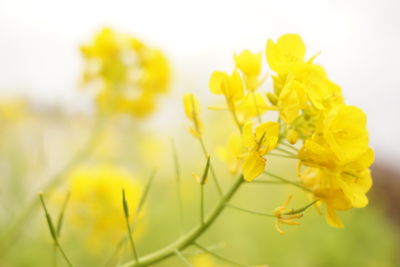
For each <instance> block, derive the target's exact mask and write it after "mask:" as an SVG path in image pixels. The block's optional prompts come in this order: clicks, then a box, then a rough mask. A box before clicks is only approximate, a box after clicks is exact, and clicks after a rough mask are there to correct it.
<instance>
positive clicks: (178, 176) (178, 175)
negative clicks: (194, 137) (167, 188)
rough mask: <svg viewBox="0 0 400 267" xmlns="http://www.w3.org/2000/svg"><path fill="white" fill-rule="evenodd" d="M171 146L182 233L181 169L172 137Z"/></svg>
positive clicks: (183, 223)
mask: <svg viewBox="0 0 400 267" xmlns="http://www.w3.org/2000/svg"><path fill="white" fill-rule="evenodd" d="M171 147H172V153H173V159H174V166H175V174H176V180H175V181H176V195H177V200H178V208H179V219H180V224H181V233H182V234H183V231H184V226H185V222H184V217H183V201H182V191H181V171H180V165H179V158H178V153H177V151H176V146H175V142H174V140H173V139H171Z"/></svg>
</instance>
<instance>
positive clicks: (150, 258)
mask: <svg viewBox="0 0 400 267" xmlns="http://www.w3.org/2000/svg"><path fill="white" fill-rule="evenodd" d="M243 181H244V179H243V175H241V176H240V177H239V178H238V179H237V180H236V181H235V182H234V184H233V185H232V186H231V187H230V188H229V190H228V191H227V193H226V194H225V195H223V196H222V198H221V200H220V201H219V202H218V204H217V206H216V207H215V208H214V210H213V211H212V212H211V213H210V214H209V215H208V216H207V217H206V218H205V220H204V223H203V224H201V223H200V224H199V225H197V226H196V227H194V228H193V229H192V230H191V231H189V232H188V233H187V234H185V235H183V236H182V237H180V238H179V239H178V240H176V241H175V242H173V243H171V244H170V245H168V246H166V247H164V248H162V249H160V250H158V251H155V252H153V253H150V254H148V255H146V256H143V257H141V258H140V259H139V263H138V262H135V261H130V262H127V263H125V264H123V265H121V266H120V267H129V266H132V267H138V266H149V265H152V264H155V263H157V262H160V261H162V260H164V259H166V258H169V257H171V256H172V255H174V253H175V251H176V250H183V249H185V248H187V247H188V246H190V245H192V244H193V242H195V241H196V240H197V239H198V238H199V237H200V236H201V235H203V234H204V233H205V232H206V230H207V229H208V228H209V227H210V226H211V225H212V224H213V223H214V221H215V220H216V219H217V218H218V217H219V216H220V215H221V212H222V211H223V210H224V209H225V207H226V205H225V204H226V203H228V202H229V201H230V200H231V198H232V197H233V196H234V195H235V193H236V192H237V190H238V189H239V188H240V185H241V184H242V183H243Z"/></svg>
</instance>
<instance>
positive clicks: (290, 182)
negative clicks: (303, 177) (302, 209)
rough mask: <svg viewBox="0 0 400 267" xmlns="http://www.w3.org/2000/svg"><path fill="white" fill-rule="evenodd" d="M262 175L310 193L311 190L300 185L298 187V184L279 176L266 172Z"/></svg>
mask: <svg viewBox="0 0 400 267" xmlns="http://www.w3.org/2000/svg"><path fill="white" fill-rule="evenodd" d="M264 174H266V175H268V176H271V177H272V178H275V179H278V180H280V181H282V182H285V183H287V184H291V185H294V186H296V187H298V188H300V189H302V190H304V191H307V192H311V190H310V189H308V188H307V187H304V186H302V185H300V184H298V183H296V182H293V181H290V180H288V179H285V178H283V177H281V176H278V175H276V174H273V173H270V172H267V171H264Z"/></svg>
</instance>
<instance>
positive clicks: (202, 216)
mask: <svg viewBox="0 0 400 267" xmlns="http://www.w3.org/2000/svg"><path fill="white" fill-rule="evenodd" d="M200 222H201V224H202V225H203V224H204V185H200Z"/></svg>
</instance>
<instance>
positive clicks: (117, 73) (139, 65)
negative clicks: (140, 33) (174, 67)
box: [81, 28, 170, 118]
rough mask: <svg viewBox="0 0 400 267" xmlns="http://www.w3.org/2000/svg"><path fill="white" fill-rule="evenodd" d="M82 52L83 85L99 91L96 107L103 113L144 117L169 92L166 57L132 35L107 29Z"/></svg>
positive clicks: (168, 73)
mask: <svg viewBox="0 0 400 267" xmlns="http://www.w3.org/2000/svg"><path fill="white" fill-rule="evenodd" d="M81 52H82V55H83V57H84V59H85V67H84V72H83V77H82V81H83V85H85V86H89V85H92V86H94V87H95V88H96V90H97V94H96V104H97V106H98V107H99V109H100V110H101V111H102V112H106V113H127V114H131V115H133V116H135V117H138V118H142V117H145V116H147V115H149V114H151V112H153V111H154V109H155V106H156V100H157V98H158V96H159V95H161V94H164V93H166V92H167V91H168V88H169V83H170V68H169V64H168V61H167V59H166V57H165V55H164V54H163V53H162V52H161V51H160V50H158V49H156V48H153V47H150V46H147V45H145V44H144V43H143V42H141V41H139V40H138V39H136V38H134V37H132V36H130V35H127V34H123V33H119V32H116V31H114V30H112V29H110V28H104V29H102V30H101V31H100V32H99V33H98V34H97V35H96V36H95V37H94V39H93V40H92V42H91V43H89V44H88V45H84V46H82V47H81Z"/></svg>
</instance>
